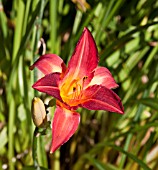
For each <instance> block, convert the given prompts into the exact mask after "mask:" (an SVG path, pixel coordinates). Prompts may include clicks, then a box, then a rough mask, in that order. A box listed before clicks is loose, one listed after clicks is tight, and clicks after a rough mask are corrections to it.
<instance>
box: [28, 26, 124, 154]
mask: <svg viewBox="0 0 158 170" xmlns="http://www.w3.org/2000/svg"><path fill="white" fill-rule="evenodd" d="M98 61H99V57H98V51H97V48H96V44H95V41H94V39H93V37H92V35H91V33H90V31H89V30H88V29H87V28H84V31H83V33H82V35H81V37H80V40H79V41H78V43H77V46H76V48H75V50H74V52H73V55H72V57H71V59H70V61H69V63H68V66H67V67H66V65H65V64H64V62H63V60H62V59H61V58H60V57H59V56H57V55H55V54H46V55H43V56H41V57H40V58H39V59H38V60H37V61H36V62H35V63H34V64H33V65H32V66H31V67H30V69H31V70H32V69H33V68H34V67H37V68H38V69H39V70H40V71H41V72H42V73H43V74H44V75H45V76H44V77H43V78H41V79H40V80H38V81H37V82H35V84H34V85H33V86H32V87H33V88H34V89H36V90H38V91H40V92H44V93H47V94H48V95H51V96H53V97H54V98H56V99H57V102H56V105H57V107H56V110H55V113H54V118H53V122H52V145H51V151H50V152H51V153H52V152H54V151H55V150H56V149H58V148H59V147H60V146H61V145H62V144H64V143H65V142H67V141H68V140H69V138H70V137H71V136H72V135H73V134H74V133H75V131H76V130H77V128H78V125H79V122H80V115H79V113H77V112H76V111H75V110H77V108H78V107H83V108H86V109H89V110H106V111H110V112H117V113H121V114H123V112H124V110H123V106H122V103H121V100H120V98H119V97H118V96H117V95H116V94H115V93H114V92H113V91H112V90H111V89H112V88H116V87H118V85H117V84H116V82H115V80H114V79H113V77H112V75H111V73H110V71H109V70H108V69H107V68H105V67H99V66H97V65H98Z"/></svg>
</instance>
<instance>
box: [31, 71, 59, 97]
mask: <svg viewBox="0 0 158 170" xmlns="http://www.w3.org/2000/svg"><path fill="white" fill-rule="evenodd" d="M59 79H60V73H51V74H47V75H46V76H44V77H43V78H41V79H39V80H38V81H36V82H35V83H34V85H33V86H32V87H33V88H34V89H36V90H38V91H40V92H43V93H47V94H49V95H51V96H53V97H55V98H57V99H59V100H62V99H61V97H60V92H59V88H58V82H59Z"/></svg>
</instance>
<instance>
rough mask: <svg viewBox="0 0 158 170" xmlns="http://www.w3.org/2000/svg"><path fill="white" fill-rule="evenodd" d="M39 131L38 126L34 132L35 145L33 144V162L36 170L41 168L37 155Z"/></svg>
mask: <svg viewBox="0 0 158 170" xmlns="http://www.w3.org/2000/svg"><path fill="white" fill-rule="evenodd" d="M37 131H38V128H37V127H36V128H35V130H34V134H33V145H32V158H33V164H34V167H35V169H36V170H40V167H39V164H38V157H37Z"/></svg>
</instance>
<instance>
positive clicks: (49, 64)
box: [30, 54, 66, 75]
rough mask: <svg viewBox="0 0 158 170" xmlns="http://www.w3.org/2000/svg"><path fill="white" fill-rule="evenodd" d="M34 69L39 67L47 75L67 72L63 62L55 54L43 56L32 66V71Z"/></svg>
mask: <svg viewBox="0 0 158 170" xmlns="http://www.w3.org/2000/svg"><path fill="white" fill-rule="evenodd" d="M34 67H37V68H38V69H39V70H40V71H41V72H42V73H44V74H45V75H46V74H50V73H54V72H58V73H62V72H64V71H65V70H66V66H65V64H64V62H63V60H62V59H61V58H60V57H59V56H57V55H55V54H46V55H43V56H41V57H40V58H39V59H38V60H37V61H36V62H35V63H34V64H33V65H32V66H30V70H33V69H34Z"/></svg>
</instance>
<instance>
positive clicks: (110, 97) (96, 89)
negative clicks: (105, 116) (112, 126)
mask: <svg viewBox="0 0 158 170" xmlns="http://www.w3.org/2000/svg"><path fill="white" fill-rule="evenodd" d="M82 98H83V99H82V103H81V106H82V107H84V108H87V109H89V110H107V111H110V112H117V113H121V114H123V113H124V109H123V106H122V103H121V100H120V98H119V97H118V96H117V95H116V94H115V93H114V92H113V91H112V90H110V89H108V88H106V87H104V86H99V85H94V86H90V87H88V88H87V89H86V90H85V91H84V93H83V97H82Z"/></svg>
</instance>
